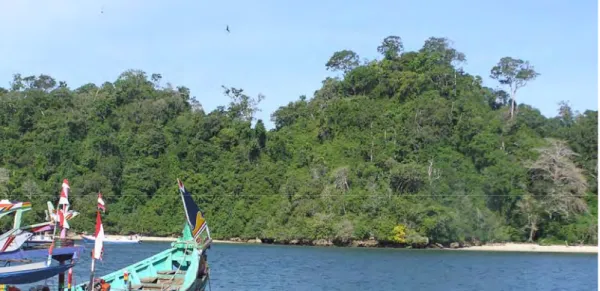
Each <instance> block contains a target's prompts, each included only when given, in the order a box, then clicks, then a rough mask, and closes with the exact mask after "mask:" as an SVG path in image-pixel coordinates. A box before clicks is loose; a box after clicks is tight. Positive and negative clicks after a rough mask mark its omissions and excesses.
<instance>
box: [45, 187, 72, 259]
mask: <svg viewBox="0 0 600 291" xmlns="http://www.w3.org/2000/svg"><path fill="white" fill-rule="evenodd" d="M65 182H66V184H67V186H68V185H69V181H68V180H67V179H63V187H61V189H60V192H61V194H62V192H63V190H64V184H65ZM65 194H66V193H65ZM67 195H68V194H67ZM59 209H60V195H59V197H58V202H57V203H56V218H57V219H54V230H53V231H52V243H51V244H50V249H48V260H47V261H46V265H47V266H50V264H51V263H52V251H53V250H54V245H55V241H56V228H57V223H58V221H57V220H58V211H59ZM50 218H52V213H50Z"/></svg>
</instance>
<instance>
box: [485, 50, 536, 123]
mask: <svg viewBox="0 0 600 291" xmlns="http://www.w3.org/2000/svg"><path fill="white" fill-rule="evenodd" d="M539 75H540V74H539V73H538V72H536V71H535V69H534V68H533V66H532V65H531V64H529V61H524V60H521V59H513V58H511V57H503V58H502V59H500V61H499V62H498V64H497V65H495V66H494V67H493V68H492V70H491V73H490V78H492V79H494V80H498V82H500V84H502V85H505V86H508V88H509V90H510V99H511V104H510V117H511V118H513V117H514V112H515V103H516V98H517V91H518V90H519V89H521V88H523V87H524V86H525V85H527V82H529V81H533V80H535V78H537V77H538V76H539Z"/></svg>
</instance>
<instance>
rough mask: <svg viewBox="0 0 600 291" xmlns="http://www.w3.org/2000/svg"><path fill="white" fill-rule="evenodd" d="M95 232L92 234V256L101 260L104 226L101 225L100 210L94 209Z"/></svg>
mask: <svg viewBox="0 0 600 291" xmlns="http://www.w3.org/2000/svg"><path fill="white" fill-rule="evenodd" d="M96 213H97V214H96V233H95V234H94V236H95V240H94V252H93V254H92V257H93V258H94V259H97V260H102V252H103V250H104V247H103V245H102V242H103V240H104V228H103V227H102V218H101V217H100V211H96Z"/></svg>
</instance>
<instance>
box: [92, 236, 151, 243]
mask: <svg viewBox="0 0 600 291" xmlns="http://www.w3.org/2000/svg"><path fill="white" fill-rule="evenodd" d="M81 239H82V240H83V242H84V243H86V244H93V243H94V242H95V241H96V238H95V237H94V236H93V235H81ZM102 241H103V242H104V244H115V245H116V244H139V243H141V240H140V239H139V237H138V236H137V235H136V236H129V237H126V236H119V237H114V238H108V237H105V238H104V239H103V240H102Z"/></svg>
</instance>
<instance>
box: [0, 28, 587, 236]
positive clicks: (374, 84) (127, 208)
mask: <svg viewBox="0 0 600 291" xmlns="http://www.w3.org/2000/svg"><path fill="white" fill-rule="evenodd" d="M373 49H374V51H375V49H376V50H377V51H378V52H379V53H381V54H382V58H381V59H380V60H372V61H368V62H367V61H361V59H360V57H359V55H358V54H357V53H356V52H353V51H351V50H341V51H339V52H335V53H334V54H333V56H332V58H331V59H330V60H329V61H328V62H326V67H327V68H328V69H330V70H333V71H342V72H343V73H344V74H343V76H341V77H329V78H327V79H325V80H324V81H323V84H322V87H321V88H319V89H318V90H317V91H315V93H314V96H313V97H312V98H310V99H307V98H306V97H305V96H301V97H300V98H299V99H298V100H296V101H294V102H290V103H289V104H288V105H286V106H281V107H280V108H279V109H278V110H276V111H275V112H273V113H272V120H273V123H274V125H275V128H274V129H272V130H267V129H266V128H265V125H264V122H263V121H262V120H255V117H254V114H255V112H256V111H257V110H258V109H259V103H260V101H261V100H262V99H263V98H264V96H262V95H261V94H258V95H257V96H256V97H254V96H250V95H247V94H246V92H244V91H243V90H242V89H239V88H233V87H224V88H223V89H224V94H225V95H226V96H228V97H230V99H231V102H230V103H229V104H227V105H224V106H220V107H218V108H216V109H215V110H213V111H211V112H205V111H204V109H203V108H202V106H201V104H200V103H199V102H198V101H197V100H196V99H195V98H194V97H193V96H191V93H190V90H189V89H188V88H186V87H184V86H180V87H174V86H173V85H171V84H169V83H166V84H164V85H163V84H161V83H162V82H161V81H163V79H162V78H163V76H161V75H160V74H151V75H150V77H149V76H148V75H147V74H146V73H145V72H142V71H134V70H130V71H126V72H124V73H123V74H121V75H120V76H119V77H118V78H117V80H115V81H114V82H105V83H104V84H101V85H97V84H86V85H83V86H81V87H79V88H75V89H73V88H70V87H69V86H68V83H67V82H64V81H59V82H57V81H56V80H54V79H53V78H52V77H50V76H47V75H39V76H27V77H23V76H21V75H15V76H14V78H13V80H12V82H11V83H10V85H9V87H8V88H6V89H2V88H0V195H1V196H2V198H9V199H18V200H29V201H31V202H32V203H33V206H34V208H35V211H32V212H34V213H31V214H28V215H25V220H26V221H27V222H39V221H40V220H42V219H43V210H44V209H45V202H46V201H56V199H58V197H57V196H58V193H59V190H60V183H61V181H62V179H63V178H67V179H69V181H70V184H71V194H70V199H71V201H72V208H73V209H75V210H77V211H80V212H81V215H80V216H79V217H78V218H77V219H74V220H73V221H72V223H71V225H72V227H73V228H75V229H76V230H78V231H90V230H92V229H93V224H94V219H93V217H94V214H93V213H94V208H95V206H96V204H95V202H94V201H95V199H96V194H97V193H98V192H99V191H100V192H102V194H103V197H104V199H105V201H106V202H107V216H106V220H105V227H106V229H107V231H108V232H113V233H134V232H135V233H142V234H146V235H173V234H177V233H179V231H180V229H181V227H180V226H181V224H182V223H183V217H184V215H183V210H182V206H181V200H180V198H179V197H178V195H179V194H178V192H177V184H176V183H175V181H176V178H181V179H182V180H183V181H184V183H185V185H186V188H187V189H188V190H189V191H190V192H191V193H192V195H193V196H194V199H195V200H196V202H197V203H198V205H199V206H200V208H201V209H202V210H203V211H204V213H205V216H206V218H207V221H208V223H209V225H210V227H211V233H212V234H213V236H214V237H215V238H232V237H240V238H246V239H248V238H256V237H258V238H261V239H270V240H275V241H282V242H286V241H292V240H329V241H334V242H339V243H348V242H350V241H356V240H366V239H370V238H372V239H376V240H378V241H382V242H395V243H405V244H423V243H425V244H426V243H442V244H448V243H451V242H474V241H508V240H510V241H526V240H536V241H540V240H543V241H547V242H552V241H561V242H563V243H564V241H565V240H567V241H569V242H573V243H597V231H596V229H597V215H598V214H597V207H596V205H597V191H598V190H597V187H596V181H597V139H596V137H597V132H598V128H597V123H596V121H597V116H598V112H597V111H591V110H589V111H586V112H583V113H577V112H572V110H571V108H570V107H569V106H568V104H566V103H564V104H561V107H560V108H559V109H560V111H559V114H558V115H557V116H556V117H552V118H547V117H545V116H543V115H542V114H541V113H540V112H539V110H537V109H535V108H533V107H531V106H529V105H526V104H523V103H519V104H516V103H515V106H516V107H517V109H518V110H516V111H515V112H514V116H513V115H510V114H509V113H510V112H512V111H511V104H510V103H509V101H511V100H509V98H512V101H515V98H514V93H515V92H514V91H516V88H519V86H522V85H524V81H523V80H525V81H526V79H527V80H529V79H531V76H534V75H535V76H537V75H536V74H537V73H535V72H534V71H531V72H530V71H527V72H525V73H527V74H525V73H523V70H532V67H530V66H529V63H527V62H526V61H520V60H518V59H513V58H503V59H502V60H500V62H499V65H497V66H496V67H494V68H493V69H492V70H491V71H492V75H494V76H496V77H497V79H499V80H500V82H501V83H502V84H508V85H510V86H512V87H510V86H509V87H510V89H511V90H512V92H505V91H503V90H497V89H492V88H488V87H485V86H483V85H482V81H481V78H480V77H479V76H474V75H470V74H468V73H467V72H465V71H464V70H463V69H462V68H459V67H458V65H459V64H460V63H461V62H463V61H465V60H466V57H465V55H464V54H463V53H461V52H459V51H457V50H456V49H455V48H453V47H452V46H451V44H450V41H449V40H448V39H446V38H430V39H428V40H427V41H426V42H425V44H424V45H423V47H422V49H420V50H418V51H404V46H403V43H402V40H401V38H400V37H398V36H389V37H386V38H385V39H384V40H383V41H382V43H381V44H380V45H379V46H377V44H374V48H373ZM490 66H492V64H490ZM519 70H520V71H519ZM524 74H525V75H527V76H525V75H524ZM528 78H529V79H528ZM511 80H512V81H511ZM163 82H164V81H163ZM511 82H513V83H514V82H516V83H514V84H513V83H511ZM511 84H513V85H511ZM267 97H268V96H267ZM253 124H254V125H253ZM1 223H2V225H4V226H7V225H8V224H9V223H10V222H9V221H1Z"/></svg>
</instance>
